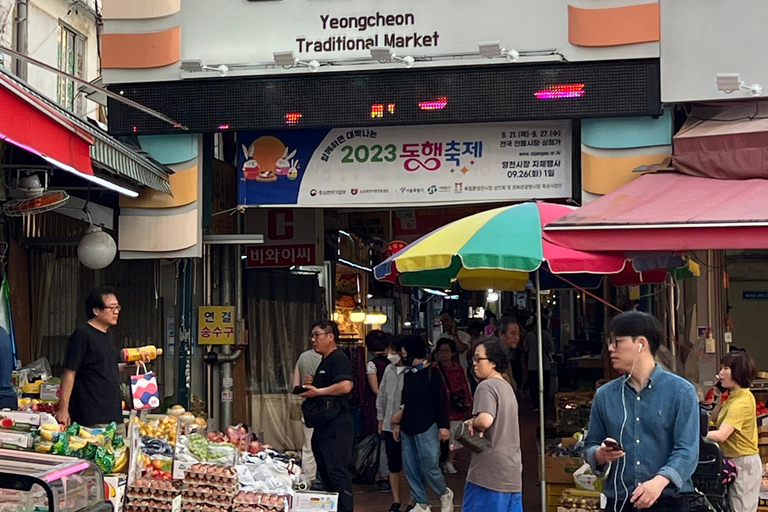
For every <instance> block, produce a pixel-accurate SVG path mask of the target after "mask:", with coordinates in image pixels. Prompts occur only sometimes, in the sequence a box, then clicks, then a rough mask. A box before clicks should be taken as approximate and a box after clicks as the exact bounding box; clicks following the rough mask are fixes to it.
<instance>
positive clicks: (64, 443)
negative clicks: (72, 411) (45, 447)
mask: <svg viewBox="0 0 768 512" xmlns="http://www.w3.org/2000/svg"><path fill="white" fill-rule="evenodd" d="M78 428H79V427H78ZM51 453H53V454H56V455H72V449H71V448H70V447H69V436H68V435H67V433H66V432H62V433H61V434H59V439H58V440H57V441H56V442H55V443H54V444H53V447H52V448H51Z"/></svg>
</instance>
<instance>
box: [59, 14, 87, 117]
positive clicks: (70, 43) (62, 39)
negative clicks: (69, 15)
mask: <svg viewBox="0 0 768 512" xmlns="http://www.w3.org/2000/svg"><path fill="white" fill-rule="evenodd" d="M58 31H59V48H58V68H59V69H60V70H61V71H64V72H66V73H69V74H70V75H74V76H76V77H78V78H83V79H85V43H86V39H85V36H83V35H82V34H79V33H78V32H76V31H74V30H72V29H71V28H70V27H68V26H67V25H64V24H62V23H60V24H59V29H58ZM56 101H57V103H58V104H59V105H61V106H62V107H64V108H66V109H67V110H69V111H70V112H73V113H75V114H77V115H84V114H85V112H84V110H85V101H84V100H83V97H82V95H80V94H78V92H77V83H75V81H74V80H72V79H70V78H66V77H63V76H60V77H59V78H58V87H57V91H56Z"/></svg>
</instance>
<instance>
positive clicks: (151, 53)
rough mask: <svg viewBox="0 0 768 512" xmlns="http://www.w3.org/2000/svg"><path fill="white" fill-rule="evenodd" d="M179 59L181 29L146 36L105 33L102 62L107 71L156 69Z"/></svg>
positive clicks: (176, 28)
mask: <svg viewBox="0 0 768 512" xmlns="http://www.w3.org/2000/svg"><path fill="white" fill-rule="evenodd" d="M180 58H181V29H180V27H173V28H171V29H168V30H163V31H162V32H151V33H147V34H104V35H103V36H102V56H101V63H102V66H103V67H104V68H109V69H144V68H159V67H162V66H168V65H170V64H173V63H175V62H178V61H179V59H180Z"/></svg>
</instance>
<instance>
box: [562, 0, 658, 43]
mask: <svg viewBox="0 0 768 512" xmlns="http://www.w3.org/2000/svg"><path fill="white" fill-rule="evenodd" d="M659 37H660V27H659V4H658V3H652V4H640V5H628V6H626V7H610V8H603V9H582V8H580V7H574V6H572V5H569V6H568V41H569V42H570V43H571V44H573V45H576V46H621V45H625V44H636V43H648V42H653V41H658V40H659Z"/></svg>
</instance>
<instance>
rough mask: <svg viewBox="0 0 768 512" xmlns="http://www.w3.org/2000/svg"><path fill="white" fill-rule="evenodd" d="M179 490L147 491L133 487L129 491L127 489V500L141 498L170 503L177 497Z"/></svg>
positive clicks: (144, 488) (143, 488)
mask: <svg viewBox="0 0 768 512" xmlns="http://www.w3.org/2000/svg"><path fill="white" fill-rule="evenodd" d="M179 492H180V491H179V489H171V490H166V489H147V488H146V487H138V488H137V487H135V486H131V488H130V489H128V492H127V496H128V497H129V498H134V497H135V498H142V499H149V498H151V499H154V500H163V501H171V500H173V498H175V497H176V496H178V495H179Z"/></svg>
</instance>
